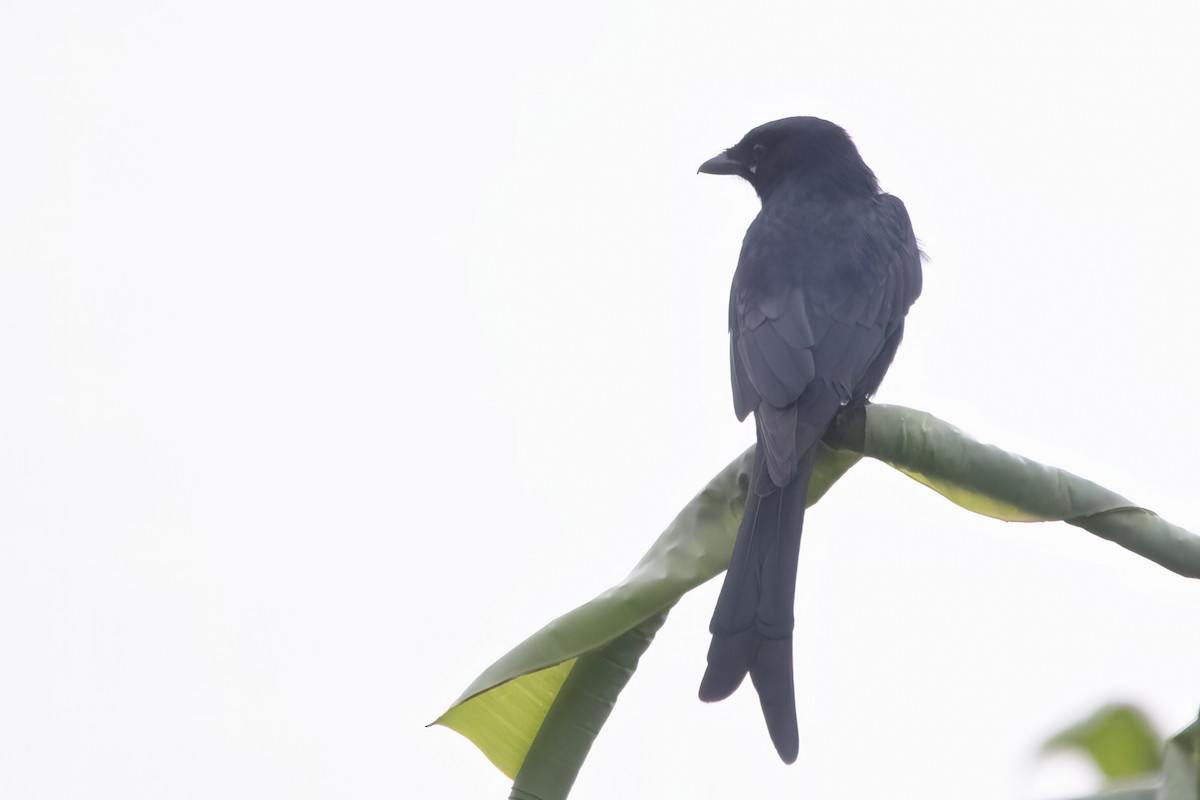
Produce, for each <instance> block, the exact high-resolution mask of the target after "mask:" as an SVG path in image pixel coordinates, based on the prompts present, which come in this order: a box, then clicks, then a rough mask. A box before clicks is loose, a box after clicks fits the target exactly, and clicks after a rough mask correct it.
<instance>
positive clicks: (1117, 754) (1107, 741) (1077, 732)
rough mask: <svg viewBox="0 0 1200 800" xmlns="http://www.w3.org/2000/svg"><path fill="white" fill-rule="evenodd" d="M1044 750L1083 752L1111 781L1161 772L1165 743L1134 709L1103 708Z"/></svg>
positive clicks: (1048, 744)
mask: <svg viewBox="0 0 1200 800" xmlns="http://www.w3.org/2000/svg"><path fill="white" fill-rule="evenodd" d="M1042 750H1043V751H1044V752H1052V751H1055V750H1081V751H1083V753H1085V754H1086V755H1087V756H1088V757H1089V758H1091V759H1092V761H1093V762H1094V763H1095V764H1096V767H1097V768H1099V770H1100V772H1101V773H1103V774H1104V777H1105V778H1107V779H1108V780H1110V781H1117V780H1123V779H1127V778H1134V777H1138V776H1141V775H1149V774H1152V773H1155V772H1158V770H1159V769H1161V768H1162V757H1161V756H1160V755H1159V754H1160V753H1161V752H1162V739H1161V737H1159V735H1158V733H1157V732H1156V731H1155V730H1154V726H1153V725H1151V724H1150V720H1149V719H1147V717H1146V715H1145V714H1143V713H1142V712H1141V710H1139V709H1138V708H1136V707H1134V706H1131V705H1123V704H1112V705H1107V706H1104V707H1103V708H1101V709H1100V710H1098V711H1096V712H1095V713H1093V714H1092V715H1091V716H1089V717H1087V718H1086V719H1084V720H1082V721H1081V722H1078V723H1076V724H1075V725H1072V726H1071V727H1069V728H1067V729H1066V730H1064V731H1062V732H1060V733H1058V734H1057V735H1055V736H1053V737H1052V738H1051V739H1050V740H1048V741H1047V742H1046V743H1045V744H1044V745H1043V746H1042Z"/></svg>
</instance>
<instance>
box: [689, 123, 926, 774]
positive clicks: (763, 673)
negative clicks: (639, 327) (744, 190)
mask: <svg viewBox="0 0 1200 800" xmlns="http://www.w3.org/2000/svg"><path fill="white" fill-rule="evenodd" d="M700 171H701V172H707V173H714V174H718V175H740V176H741V177H743V178H745V179H746V180H747V181H749V182H750V185H751V186H753V187H754V190H755V191H756V192H757V193H758V196H759V199H761V200H762V210H761V211H759V213H758V216H757V217H755V218H754V221H753V222H751V223H750V227H749V229H748V230H747V231H746V238H745V240H744V241H743V242H742V252H741V255H740V256H739V258H738V265H737V271H736V272H735V273H734V276H733V288H732V290H731V292H730V296H729V363H730V371H731V373H732V380H733V406H734V410H735V411H736V412H737V416H738V419H745V418H746V415H748V414H749V413H750V412H754V425H755V429H756V432H757V434H758V449H757V453H756V455H755V458H754V471H753V474H752V477H751V481H750V492H749V495H748V497H747V500H746V512H745V517H744V518H743V519H742V524H741V527H740V528H739V530H738V535H737V542H736V544H735V545H734V549H733V557H732V559H731V560H730V562H729V572H728V573H727V574H726V576H725V583H724V585H723V586H722V587H721V595H720V598H719V599H718V600H717V607H716V610H715V611H714V612H713V618H712V624H711V626H710V630H711V631H712V635H713V639H712V645H711V646H710V647H709V651H708V669H707V671H706V672H705V673H704V679H703V681H702V682H701V684H700V698H701V699H702V700H705V701H710V702H711V701H714V700H722V699H724V698H726V697H728V696H729V695H731V694H732V693H733V692H734V690H735V689H737V687H738V686H739V685H740V684H741V682H742V679H743V678H745V677H746V674H747V673H749V675H750V678H751V680H752V681H753V682H754V688H755V689H756V690H757V691H758V696H759V700H760V702H761V704H762V711H763V716H764V717H765V718H766V721H767V730H768V731H769V732H770V734H771V740H772V741H773V742H774V743H775V749H776V750H777V751H778V752H779V756H780V757H781V758H782V759H783V760H784V761H785V762H788V763H791V762H793V761H795V760H796V754H797V750H798V735H797V728H796V697H795V690H794V688H793V678H792V627H793V603H794V599H795V593H796V561H797V558H798V556H799V552H800V531H801V528H802V526H803V524H804V507H805V500H806V497H807V494H808V482H809V476H810V475H811V473H812V467H813V459H814V456H815V452H816V446H817V442H818V440H820V438H821V436H822V435H823V434H824V433H825V430H826V428H827V427H828V426H829V424H830V423H831V422H832V421H833V419H834V417H835V416H836V415H837V413H838V411H839V410H840V409H841V408H842V407H843V406H846V405H847V404H859V403H865V402H866V401H867V398H868V397H869V396H870V395H871V394H873V393H874V392H875V390H876V389H878V388H879V383H880V381H881V380H882V379H883V374H884V373H885V372H886V371H887V368H888V366H889V365H890V364H891V362H892V358H893V357H894V356H895V355H896V347H897V346H898V345H899V344H900V337H901V335H902V334H903V333H904V315H905V314H906V313H907V312H908V308H909V306H911V305H912V304H913V301H915V300H916V299H917V295H918V294H920V292H921V254H920V251H919V250H918V248H917V240H916V237H915V236H914V235H913V230H912V224H911V223H910V222H909V218H908V212H907V211H906V210H905V208H904V204H903V203H901V202H900V200H898V199H897V198H895V197H892V196H891V195H890V194H884V193H882V192H881V191H880V190H879V184H878V182H877V181H876V179H875V174H874V173H873V172H871V170H870V168H868V167H867V165H866V164H864V163H863V160H862V158H861V157H860V156H859V154H858V149H857V148H856V147H855V146H854V143H853V142H852V141H851V140H850V137H849V136H848V135H847V134H846V132H845V131H844V130H842V129H841V128H839V127H838V126H837V125H834V124H833V123H830V122H826V121H825V120H822V119H817V118H815V117H791V118H788V119H781V120H777V121H775V122H769V123H767V124H766V125H762V126H760V127H758V128H755V129H754V130H752V131H750V132H749V133H748V134H746V136H745V137H744V138H743V139H742V141H740V142H739V143H737V144H736V145H734V146H733V147H731V148H729V149H728V150H726V151H725V152H724V153H722V154H721V155H719V156H717V157H715V158H712V159H710V160H708V161H706V162H704V164H702V165H701V166H700Z"/></svg>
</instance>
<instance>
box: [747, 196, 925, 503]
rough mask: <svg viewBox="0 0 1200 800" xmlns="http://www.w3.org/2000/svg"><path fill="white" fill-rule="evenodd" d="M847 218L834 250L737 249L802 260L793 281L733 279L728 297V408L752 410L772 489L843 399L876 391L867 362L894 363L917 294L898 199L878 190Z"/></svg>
mask: <svg viewBox="0 0 1200 800" xmlns="http://www.w3.org/2000/svg"><path fill="white" fill-rule="evenodd" d="M852 222H853V224H852V225H847V226H845V227H846V230H843V231H842V236H840V237H839V239H840V241H839V242H838V246H837V247H829V246H819V245H817V244H816V243H814V242H804V241H801V242H799V243H798V244H797V245H795V246H793V247H790V248H786V249H784V248H781V247H777V246H776V247H769V248H767V247H762V248H758V247H754V246H748V247H746V248H744V249H743V253H742V259H743V261H745V260H746V259H753V258H763V257H772V256H771V254H775V256H774V257H776V258H777V257H778V254H779V253H780V252H790V253H792V254H793V255H792V256H791V257H792V258H796V259H805V260H804V261H802V262H801V263H797V264H795V265H794V266H793V267H792V268H791V269H790V270H789V272H790V273H791V275H792V276H794V278H793V279H791V280H788V281H784V282H780V281H778V280H775V281H766V282H763V281H756V280H753V279H752V278H751V279H745V280H741V281H738V280H735V282H734V287H733V292H732V293H731V296H730V352H729V357H730V372H731V378H732V383H733V399H734V409H735V411H736V412H737V415H738V418H739V419H745V418H746V416H747V415H748V414H749V413H750V412H751V411H754V412H756V420H757V427H758V434H759V442H760V445H762V446H764V447H765V448H766V450H767V466H768V469H769V473H770V478H771V482H772V483H773V484H775V485H778V486H782V485H784V484H786V483H787V481H788V480H790V478H791V476H792V474H793V472H794V471H795V468H796V464H797V463H798V462H799V459H800V456H802V455H803V454H804V453H805V452H806V451H807V450H808V449H809V448H810V447H811V446H812V445H813V444H815V443H816V441H817V440H818V439H820V437H821V436H822V435H823V434H824V432H825V429H826V427H827V426H828V425H829V423H830V421H831V420H832V419H833V416H834V415H835V414H836V413H837V410H838V408H839V407H840V406H841V405H843V404H845V403H847V402H849V401H850V400H853V399H858V398H860V397H865V396H866V395H868V394H870V393H872V392H874V390H875V388H877V387H876V386H875V385H871V386H865V385H864V379H868V378H870V377H872V376H874V375H875V373H878V374H879V377H880V378H881V377H882V371H881V370H880V369H878V368H877V369H872V365H874V364H875V362H876V361H877V360H879V359H880V358H881V355H882V356H884V357H886V360H887V361H889V362H890V360H891V356H892V355H894V353H895V345H896V344H898V338H899V335H900V332H901V330H902V326H903V321H904V315H905V313H906V312H907V311H908V307H909V306H910V305H911V304H912V302H913V301H914V300H915V299H916V295H917V294H918V293H919V292H920V255H919V252H918V250H917V245H916V240H915V238H914V237H913V234H912V226H911V224H910V223H909V221H908V214H907V213H906V212H905V211H904V206H903V204H902V203H900V201H899V200H897V199H895V198H893V197H891V196H890V195H883V196H881V197H880V198H878V199H877V201H876V203H875V204H874V205H873V206H872V207H871V208H870V210H869V213H866V214H864V215H863V216H862V217H861V218H857V219H855V220H853V221H852ZM750 244H751V245H752V243H750ZM755 267H756V265H754V264H744V263H743V264H739V268H738V272H739V275H747V276H753V275H755V274H756V269H755ZM757 274H767V269H766V268H760V269H758V270H757ZM881 366H882V369H884V370H885V369H886V367H887V364H886V363H885V364H882V365H881ZM877 382H878V381H877V380H876V381H875V383H876V384H877ZM756 483H757V482H756ZM759 485H760V486H761V485H762V484H759ZM764 488H765V489H767V490H769V489H770V487H769V486H765V487H764Z"/></svg>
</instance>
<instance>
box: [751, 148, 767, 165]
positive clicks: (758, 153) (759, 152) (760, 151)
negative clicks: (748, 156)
mask: <svg viewBox="0 0 1200 800" xmlns="http://www.w3.org/2000/svg"><path fill="white" fill-rule="evenodd" d="M750 152H751V153H753V154H754V160H755V161H758V160H759V159H761V158H762V157H763V156H765V155H766V154H767V146H766V145H765V144H756V145H754V148H753V149H752V150H751V151H750Z"/></svg>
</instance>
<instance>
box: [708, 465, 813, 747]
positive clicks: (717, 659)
mask: <svg viewBox="0 0 1200 800" xmlns="http://www.w3.org/2000/svg"><path fill="white" fill-rule="evenodd" d="M762 450H763V446H762V444H761V443H760V444H759V451H760V452H761V451H762ZM814 455H815V454H814V448H810V449H809V451H808V452H807V453H806V454H805V455H804V456H803V457H802V458H801V459H800V463H799V465H798V466H797V469H796V472H795V473H794V475H793V477H792V480H791V481H790V482H789V483H788V484H787V485H786V486H782V487H779V488H774V491H771V492H770V493H768V494H763V495H760V494H758V492H757V491H755V484H757V483H759V481H757V480H754V478H755V477H758V475H759V471H760V470H765V469H766V463H765V461H764V460H763V458H762V456H756V457H755V461H754V472H755V474H754V475H752V476H751V488H750V491H749V495H748V497H747V499H746V514H745V516H744V517H743V518H742V524H741V527H740V528H739V529H738V535H737V541H736V543H735V544H734V547H733V557H732V558H731V559H730V562H729V572H728V573H727V574H726V575H725V583H724V584H723V585H722V586H721V595H720V597H719V598H718V599H717V608H716V611H714V612H713V618H712V623H711V624H710V625H709V630H710V631H711V632H712V635H713V638H712V644H711V645H710V646H709V648H708V669H707V670H706V671H705V673H704V679H703V680H702V681H701V682H700V699H701V700H703V701H705V702H713V701H716V700H724V699H725V698H726V697H728V696H729V695H731V694H733V692H734V690H735V689H737V688H738V686H740V685H741V683H742V680H743V679H744V678H745V677H746V675H747V673H749V675H750V679H751V681H753V682H754V688H755V690H756V691H757V692H758V698H759V702H760V704H761V705H762V711H763V717H764V718H765V719H766V721H767V730H768V732H769V733H770V734H771V741H772V742H773V743H774V744H775V749H776V751H778V753H779V757H780V758H782V759H783V760H784V761H785V762H787V763H788V764H790V763H792V762H793V761H795V760H796V754H797V752H798V750H799V734H798V732H797V728H796V693H795V688H794V685H793V676H792V628H793V625H794V618H793V605H794V602H795V597H796V564H797V561H798V560H799V557H800V532H801V529H802V528H803V527H804V506H805V503H806V501H807V499H808V481H809V477H810V476H811V475H812V465H813V457H814ZM764 483H767V484H768V485H769V484H770V481H765V482H764Z"/></svg>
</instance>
